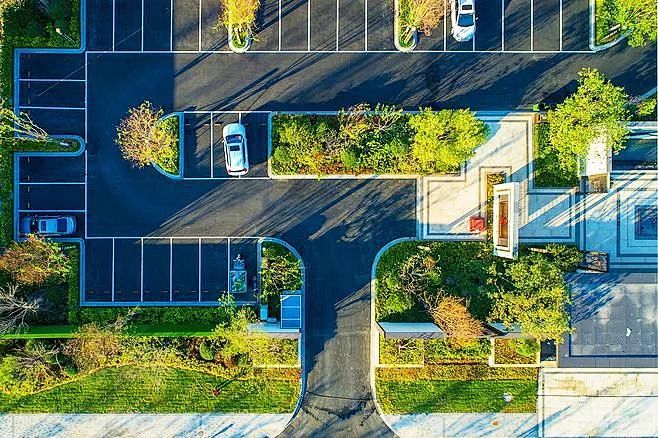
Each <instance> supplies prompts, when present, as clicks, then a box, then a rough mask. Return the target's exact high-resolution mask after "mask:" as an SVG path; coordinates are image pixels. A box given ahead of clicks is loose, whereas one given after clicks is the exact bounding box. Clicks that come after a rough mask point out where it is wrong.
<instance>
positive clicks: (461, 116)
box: [409, 108, 489, 173]
mask: <svg viewBox="0 0 658 438" xmlns="http://www.w3.org/2000/svg"><path fill="white" fill-rule="evenodd" d="M409 124H410V126H411V127H412V128H414V129H415V131H416V134H415V135H414V138H413V144H412V154H413V156H414V158H415V159H416V160H417V161H418V165H419V168H420V170H421V171H422V172H424V173H442V172H447V171H454V170H456V169H458V168H459V166H460V165H461V164H462V163H464V162H465V161H466V160H468V159H469V158H471V157H472V156H473V155H474V154H475V149H476V148H477V147H478V146H479V145H481V144H482V143H484V142H485V141H486V140H487V135H488V133H489V130H488V128H487V125H486V124H485V123H484V122H482V121H481V120H478V119H477V118H476V117H475V114H474V113H473V112H472V111H470V110H467V109H460V110H441V111H438V112H435V111H432V110H431V109H430V108H424V109H421V111H420V113H419V114H416V115H413V116H411V117H410V119H409Z"/></svg>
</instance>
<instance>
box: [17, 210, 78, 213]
mask: <svg viewBox="0 0 658 438" xmlns="http://www.w3.org/2000/svg"><path fill="white" fill-rule="evenodd" d="M18 212H19V213H86V212H87V211H86V210H75V209H72V210H41V209H19V210H18Z"/></svg>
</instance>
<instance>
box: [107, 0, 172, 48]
mask: <svg viewBox="0 0 658 438" xmlns="http://www.w3.org/2000/svg"><path fill="white" fill-rule="evenodd" d="M172 1H173V0H172ZM116 10H117V5H116V0H112V51H113V52H114V50H115V48H114V34H115V32H116V27H117V26H116Z"/></svg>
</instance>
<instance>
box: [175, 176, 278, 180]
mask: <svg viewBox="0 0 658 438" xmlns="http://www.w3.org/2000/svg"><path fill="white" fill-rule="evenodd" d="M183 179H184V180H185V181H188V180H189V181H211V180H215V181H229V180H238V179H263V180H264V179H272V178H270V177H269V176H209V177H208V176H189V177H188V176H186V177H183Z"/></svg>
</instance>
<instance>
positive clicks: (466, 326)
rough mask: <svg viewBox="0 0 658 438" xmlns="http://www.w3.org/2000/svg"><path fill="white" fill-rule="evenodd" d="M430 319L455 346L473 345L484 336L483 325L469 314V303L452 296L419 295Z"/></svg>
mask: <svg viewBox="0 0 658 438" xmlns="http://www.w3.org/2000/svg"><path fill="white" fill-rule="evenodd" d="M419 298H420V301H421V302H422V303H423V305H424V306H425V308H426V309H427V312H428V313H429V315H430V317H431V318H432V320H433V321H434V323H435V324H436V325H438V326H439V327H440V328H441V330H443V332H444V333H445V334H446V336H447V341H448V342H449V343H450V344H451V345H454V346H458V347H459V346H467V345H473V344H474V343H475V342H477V341H476V340H475V339H476V338H478V337H479V336H481V335H482V323H481V322H480V321H478V320H477V319H475V318H473V316H472V315H471V314H470V313H469V311H468V307H467V301H466V300H465V299H463V298H458V297H455V296H452V295H442V294H437V295H434V294H431V293H423V294H421V295H419Z"/></svg>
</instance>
